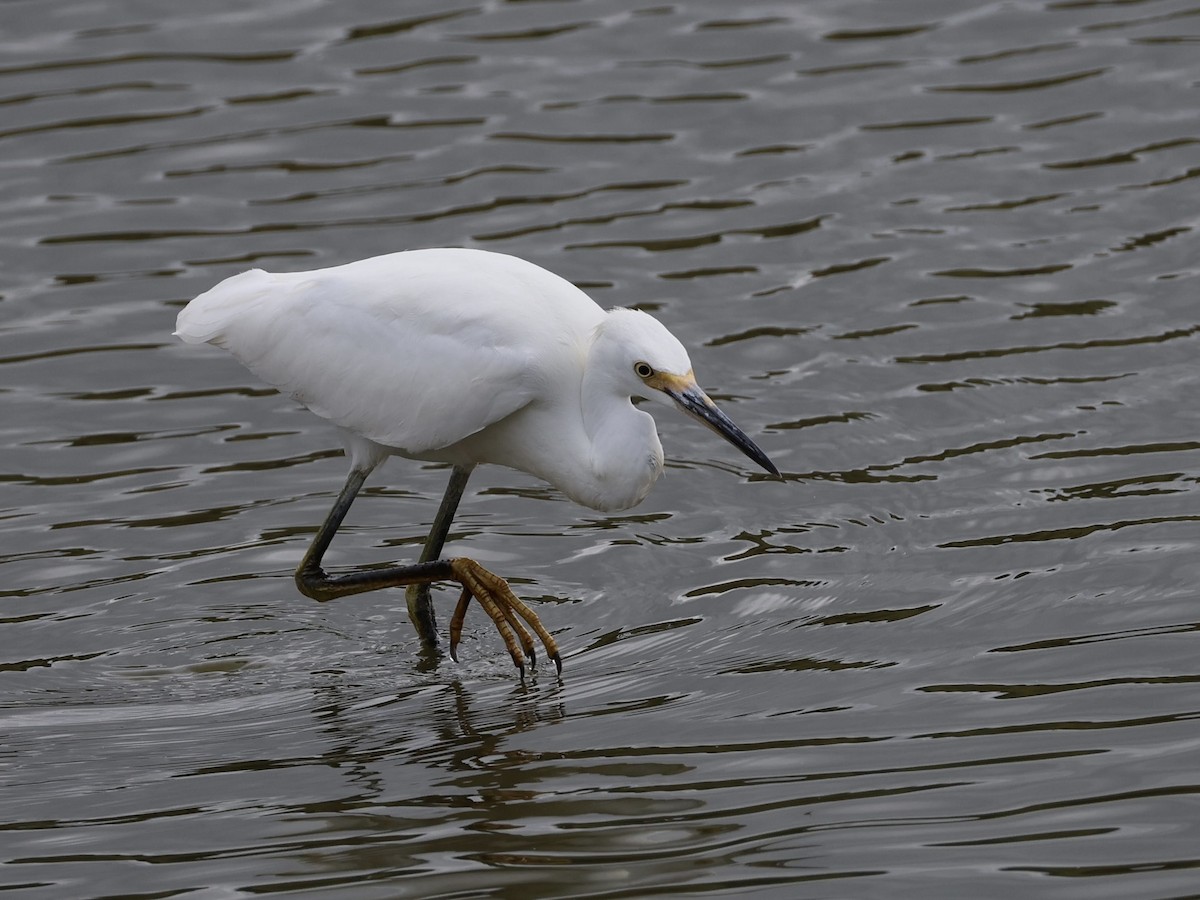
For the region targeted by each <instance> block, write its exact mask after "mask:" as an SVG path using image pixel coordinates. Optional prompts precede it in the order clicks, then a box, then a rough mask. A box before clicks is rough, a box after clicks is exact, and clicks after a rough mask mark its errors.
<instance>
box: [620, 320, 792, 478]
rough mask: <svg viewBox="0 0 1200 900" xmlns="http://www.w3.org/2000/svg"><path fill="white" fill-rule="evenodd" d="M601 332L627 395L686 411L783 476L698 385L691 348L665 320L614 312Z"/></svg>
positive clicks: (767, 467)
mask: <svg viewBox="0 0 1200 900" xmlns="http://www.w3.org/2000/svg"><path fill="white" fill-rule="evenodd" d="M601 328H602V331H603V334H604V336H605V337H606V338H609V339H610V341H609V347H610V352H611V353H612V356H611V357H610V364H612V365H614V366H616V367H618V371H619V370H620V369H621V368H623V369H624V373H623V377H622V381H623V383H624V385H625V386H627V387H628V390H629V396H631V397H644V398H645V399H647V400H651V401H653V402H655V403H662V404H664V405H666V406H674V407H677V408H678V409H681V410H683V411H684V412H685V413H687V414H688V415H689V416H691V417H692V418H694V419H697V420H698V421H700V422H702V423H703V424H704V425H706V426H708V427H709V428H711V429H712V430H713V431H715V432H716V433H717V434H719V435H721V437H723V438H725V440H727V441H729V443H731V444H733V446H735V447H737V448H738V449H739V450H741V451H742V453H744V454H745V455H746V456H748V457H749V458H750V459H752V460H754V462H756V463H758V464H759V465H760V466H762V467H763V468H764V469H766V470H767V471H768V472H770V473H771V474H772V475H776V476H778V475H779V470H778V469H777V468H776V467H775V464H774V463H772V462H771V460H770V459H769V458H768V457H767V454H765V453H763V451H762V450H760V449H759V447H758V445H757V444H755V443H754V441H752V440H750V438H749V437H747V435H746V433H745V432H744V431H742V430H741V429H740V428H738V427H737V426H736V425H735V424H733V421H732V420H731V419H730V418H729V417H728V416H727V415H725V413H723V412H721V410H720V409H719V408H718V407H717V405H716V404H715V403H714V402H713V401H712V399H711V398H710V397H709V396H708V395H707V394H706V393H704V391H702V390H701V389H700V386H699V385H698V384H696V376H695V375H694V374H693V372H692V363H691V360H690V359H688V354H687V350H685V349H684V348H683V344H681V343H679V340H678V339H677V338H676V337H675V335H673V334H671V332H669V331H667V329H666V327H665V326H664V325H663V324H662V323H661V322H659V321H658V320H657V319H655V318H654V317H653V316H649V315H647V314H646V313H643V312H638V311H636V310H627V309H613V310H610V311H609V316H608V320H607V321H606V322H605V323H604V325H602V326H601Z"/></svg>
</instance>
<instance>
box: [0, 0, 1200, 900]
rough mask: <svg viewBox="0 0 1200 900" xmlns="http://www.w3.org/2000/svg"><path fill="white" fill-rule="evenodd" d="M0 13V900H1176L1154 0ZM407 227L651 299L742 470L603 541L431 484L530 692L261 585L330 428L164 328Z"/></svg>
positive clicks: (419, 530) (392, 597) (1188, 316)
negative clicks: (721, 418) (521, 605)
mask: <svg viewBox="0 0 1200 900" xmlns="http://www.w3.org/2000/svg"><path fill="white" fill-rule="evenodd" d="M3 20H4V26H3V31H0V53H2V55H0V60H2V64H0V259H2V262H3V282H2V284H0V297H2V299H0V404H2V409H3V415H2V418H0V447H2V448H3V464H2V466H0V482H3V485H4V490H3V494H2V495H0V496H2V497H3V500H0V563H2V566H0V572H2V573H3V576H4V581H3V590H2V591H0V594H2V596H3V605H2V606H0V691H2V693H0V729H2V733H3V741H2V744H0V785H2V787H0V799H2V804H0V809H2V810H3V811H2V812H0V888H3V889H5V890H7V891H9V892H11V893H13V894H19V895H21V896H29V897H52V896H64V897H66V896H71V897H74V896H85V895H86V896H111V895H116V894H120V895H126V896H130V895H136V896H157V897H166V896H176V895H183V894H189V893H190V894H193V895H202V896H214V897H215V896H233V895H241V894H249V893H260V892H261V893H267V892H270V893H287V892H293V893H297V894H302V895H312V896H316V895H328V896H355V897H376V896H378V897H396V896H419V897H434V896H454V897H475V896H494V897H510V896H511V897H517V896H520V897H522V898H531V897H564V896H579V897H582V896H590V897H646V896H655V895H659V894H676V895H685V896H687V895H705V894H711V895H715V896H728V895H734V894H746V895H761V896H778V897H794V896H855V897H895V896H905V895H909V894H917V893H918V892H920V894H921V895H922V896H928V897H947V898H951V897H963V896H972V897H1011V896H1014V895H1016V894H1017V893H1018V892H1022V893H1023V894H1026V895H1033V896H1039V897H1087V898H1095V897H1129V896H1146V897H1151V896H1152V897H1170V896H1183V895H1185V894H1186V895H1190V894H1194V892H1195V884H1196V879H1197V869H1198V868H1200V852H1197V850H1196V848H1197V847H1198V846H1200V840H1198V835H1197V824H1196V823H1197V821H1198V818H1197V815H1196V806H1195V795H1196V793H1197V790H1198V789H1200V785H1198V784H1197V780H1196V760H1197V745H1198V743H1200V726H1198V725H1197V719H1198V718H1200V711H1198V709H1197V702H1196V682H1197V681H1198V680H1200V675H1197V674H1196V664H1195V658H1196V653H1197V646H1196V644H1195V643H1193V642H1194V641H1195V640H1197V638H1198V634H1200V619H1198V616H1197V604H1196V600H1197V593H1196V583H1197V580H1198V575H1200V564H1198V563H1197V562H1196V560H1197V559H1200V555H1198V554H1197V549H1198V544H1200V524H1198V523H1200V509H1198V508H1197V505H1196V493H1197V473H1198V471H1200V465H1198V454H1197V450H1200V439H1198V437H1197V434H1198V430H1197V419H1198V415H1197V413H1198V407H1197V404H1196V401H1195V397H1196V395H1195V394H1194V393H1193V391H1196V390H1197V389H1198V388H1200V369H1198V368H1197V365H1196V346H1197V343H1196V342H1197V337H1198V335H1200V318H1198V317H1197V313H1196V310H1197V303H1196V297H1195V295H1196V286H1197V280H1196V278H1197V264H1196V259H1197V247H1196V226H1197V220H1198V218H1200V216H1198V214H1197V212H1196V209H1197V201H1196V176H1197V174H1200V161H1198V160H1200V155H1198V154H1200V131H1198V130H1197V125H1196V115H1195V107H1196V90H1197V87H1198V85H1200V63H1197V60H1196V47H1197V45H1198V43H1200V18H1198V17H1197V8H1196V7H1194V6H1192V5H1189V4H1188V3H1187V2H1181V0H1140V2H1139V0H1132V2H1131V0H1120V2H1118V0H1111V2H1105V0H1063V2H1049V3H1043V2H1038V3H999V2H997V3H971V4H963V3H960V2H954V3H951V2H940V3H939V2H934V3H931V2H927V0H922V2H916V0H895V2H889V3H887V4H881V3H869V2H866V0H851V2H847V0H839V2H836V3H835V2H803V3H768V2H761V3H760V2H746V3H740V4H736V5H731V4H727V3H720V2H717V0H707V2H702V0H696V2H689V3H676V4H671V3H665V4H647V5H640V6H639V5H635V4H627V3H617V2H601V0H595V2H586V0H585V2H553V0H549V2H508V3H504V2H488V3H483V4H471V3H465V4H462V5H450V6H447V5H445V4H439V3H434V2H422V3H418V2H412V3H405V4H385V3H378V2H375V3H369V2H362V3H351V4H346V3H332V2H317V0H309V2H303V0H286V2H285V0H280V2H268V3H260V4H245V3H229V2H216V3H210V4H206V5H204V6H203V8H202V9H199V8H197V9H196V10H194V11H191V12H185V11H183V9H182V7H181V8H180V9H179V10H176V11H174V12H172V14H171V15H170V17H164V13H163V10H162V9H161V8H159V7H156V6H153V5H150V6H146V5H143V4H138V3H132V2H98V3H81V2H61V3H55V4H46V3H41V2H33V0H9V2H6V3H4V4H3ZM440 245H463V246H475V247H483V248H486V249H493V250H500V251H504V252H509V253H515V254H518V255H521V256H524V257H526V258H529V259H531V260H533V261H535V262H538V263H540V264H542V265H544V266H546V267H548V268H550V269H553V270H554V271H557V272H559V273H561V274H563V275H564V276H565V277H568V278H570V279H571V280H573V281H575V282H576V283H578V284H580V285H581V286H583V287H584V288H585V289H587V290H588V291H589V292H590V293H591V294H592V295H593V296H594V297H595V298H596V299H597V301H598V302H600V303H602V304H604V305H630V306H632V305H636V306H639V307H641V308H644V309H648V310H651V311H653V312H654V313H655V314H656V315H658V316H659V317H660V318H661V319H662V320H663V321H664V322H665V323H666V324H667V325H668V326H669V327H670V328H672V330H673V331H675V333H676V334H677V335H679V337H680V338H681V339H682V340H683V341H684V343H685V344H686V345H688V346H689V347H690V348H691V350H692V358H693V361H694V362H695V364H696V370H697V372H698V373H699V376H700V380H701V383H702V384H703V385H704V386H705V387H707V388H709V389H710V392H711V393H712V394H713V395H714V396H715V397H716V398H717V399H718V400H719V401H721V403H722V405H723V406H724V407H725V408H726V410H727V411H728V412H729V413H730V414H731V415H732V416H733V418H734V419H735V420H737V421H738V422H739V424H741V425H742V427H743V428H745V430H746V431H747V432H748V433H749V434H751V435H752V436H753V437H754V438H755V439H756V440H757V441H758V442H759V443H760V445H761V446H762V447H763V448H764V449H765V450H766V451H767V452H768V453H769V454H770V455H771V456H772V458H773V459H774V460H775V462H776V463H777V464H778V465H779V466H780V468H781V469H782V470H784V472H785V473H786V474H787V481H786V483H784V484H780V483H778V482H773V481H771V480H769V479H767V478H765V477H762V476H761V475H758V474H755V471H754V469H753V465H752V464H751V463H749V462H748V461H746V460H744V459H742V458H740V457H739V456H737V454H736V452H735V451H733V450H732V449H731V448H729V447H728V446H726V445H724V444H723V443H722V442H721V441H720V439H719V438H717V437H715V436H713V435H711V434H710V433H709V432H707V431H704V430H703V429H701V428H700V427H698V426H695V425H693V424H691V423H689V422H687V421H685V420H683V419H682V418H681V417H668V416H660V430H661V432H662V434H663V441H664V444H665V446H666V449H667V454H668V459H669V467H668V471H667V476H666V477H665V478H664V479H663V481H662V482H661V483H660V484H659V485H658V486H657V487H656V489H655V490H654V492H653V493H652V494H651V495H650V497H649V498H648V499H647V500H646V501H645V502H644V503H643V504H642V505H641V506H640V507H638V508H637V509H635V510H632V511H630V512H629V513H626V514H621V515H611V516H606V515H602V514H598V513H592V512H589V511H587V510H583V509H581V508H579V507H576V506H574V505H572V504H570V503H569V502H567V501H565V500H564V499H563V498H562V497H561V496H559V495H558V494H556V493H555V492H554V491H552V490H550V489H548V488H546V487H545V486H543V485H541V484H539V483H538V482H536V481H535V480H533V479H531V478H529V477H527V476H525V475H522V474H519V473H514V472H508V471H504V470H491V471H480V472H479V473H477V474H476V475H475V476H474V479H473V481H472V484H471V487H470V489H469V491H468V497H467V498H466V500H465V502H464V505H463V508H462V511H461V513H460V516H459V518H458V519H457V525H456V528H455V530H454V532H453V538H454V541H453V544H452V548H453V550H454V552H455V553H459V554H469V555H471V556H473V557H475V558H477V559H479V560H480V561H481V562H483V563H484V564H485V565H488V566H489V567H492V568H494V569H496V570H497V571H499V572H501V573H502V574H505V575H506V576H509V577H510V579H511V581H512V582H513V584H514V586H515V587H516V588H517V590H518V591H519V592H520V593H521V594H522V595H523V596H524V597H526V598H527V599H528V600H529V601H530V602H531V603H532V604H534V605H535V606H536V608H537V610H538V612H539V614H540V615H541V617H542V619H543V621H544V622H546V624H547V625H548V626H549V627H550V628H551V630H552V631H553V632H554V633H555V635H556V636H557V638H558V640H559V642H560V644H561V645H562V647H563V648H564V651H565V656H566V658H565V665H564V671H563V676H562V678H561V680H558V679H555V678H554V677H552V675H551V674H550V673H548V672H546V671H544V670H543V671H540V672H538V673H537V675H536V676H535V677H533V678H530V679H528V680H527V681H526V682H524V683H521V682H520V681H519V680H518V679H517V678H516V676H515V672H514V670H513V668H512V665H511V662H510V661H509V659H508V657H507V654H506V653H505V651H504V648H503V645H502V644H501V642H500V640H499V638H498V637H497V635H496V634H495V632H494V630H493V629H492V628H491V626H490V623H489V622H488V621H487V619H486V617H484V616H482V615H480V614H479V612H478V610H476V611H475V614H474V616H473V617H472V618H469V619H468V623H467V631H466V634H465V638H464V644H463V647H462V648H461V652H460V659H461V664H459V665H455V664H454V663H453V662H451V661H450V660H448V659H445V658H441V657H439V656H436V655H435V656H429V655H424V654H422V653H421V651H420V648H419V645H418V642H417V641H416V639H415V636H414V634H413V632H412V629H411V628H410V626H409V624H408V621H407V618H406V616H405V613H404V602H403V597H402V595H401V593H400V592H398V591H393V592H381V593H377V594H368V595H363V596H360V597H356V598H351V599H347V600H344V601H341V602H338V603H332V604H325V605H321V604H316V603H313V602H312V601H309V600H306V599H305V598H303V597H302V596H300V595H299V594H297V593H296V591H295V589H294V586H293V582H292V575H291V572H292V569H293V568H294V567H295V565H296V563H297V561H298V560H299V558H300V556H301V554H302V553H303V551H304V548H305V547H306V545H307V542H308V540H309V539H310V538H311V535H312V533H313V531H314V529H315V526H316V524H317V522H319V520H320V519H321V517H322V516H323V515H324V514H325V511H326V510H327V508H328V506H329V504H330V502H331V501H332V497H333V496H334V495H335V493H336V491H337V489H338V487H339V486H340V484H341V480H342V478H343V475H344V467H345V464H344V460H343V459H342V458H341V453H340V450H339V449H338V447H339V445H338V443H337V440H336V438H335V437H334V435H333V434H332V433H331V432H330V431H329V430H328V429H327V428H326V427H325V426H324V425H323V424H322V423H321V422H320V421H319V420H317V419H315V418H314V417H312V416H311V415H310V414H308V413H306V412H304V411H302V410H298V409H296V408H295V407H294V405H293V404H292V403H291V402H290V401H287V400H286V399H284V398H282V397H280V396H279V395H277V394H275V393H274V392H273V391H271V390H270V389H267V388H265V387H264V386H263V385H262V384H261V383H259V382H257V381H256V380H255V379H254V378H253V376H251V375H249V374H248V373H247V372H245V371H244V370H242V369H241V368H240V367H239V366H238V365H237V364H236V363H235V362H233V361H232V360H231V359H229V358H228V357H226V356H225V355H224V354H221V353H219V352H218V351H215V350H212V349H211V348H195V347H185V346H183V345H181V344H179V343H178V342H177V341H175V340H174V339H172V338H171V336H170V332H171V330H172V328H173V322H174V316H175V314H176V312H177V310H178V308H179V307H180V306H181V305H182V304H183V303H184V302H185V301H186V300H187V299H188V298H190V297H192V296H194V295H195V294H197V293H199V292H201V291H203V290H205V289H206V288H208V287H209V286H211V285H212V284H214V283H215V282H216V281H218V280H220V279H221V278H223V277H226V276H228V275H230V274H233V273H235V272H238V271H241V270H242V269H245V268H248V267H250V266H262V267H265V268H268V269H275V270H294V269H304V268H313V267H317V266H324V265H332V264H336V263H340V262H345V261H348V260H350V259H354V258H358V257H362V256H367V255H371V254H375V253H383V252H388V251H392V250H397V249H402V248H409V247H422V246H440ZM445 477H446V473H445V471H444V470H442V469H439V468H437V467H434V466H424V467H422V466H418V465H416V464H412V463H404V462H402V461H392V462H390V463H389V464H388V465H387V466H385V467H384V468H383V469H382V470H381V471H380V472H379V473H377V474H376V475H375V476H374V477H373V479H372V481H371V482H370V483H369V489H368V491H367V492H366V494H365V495H364V497H363V498H362V499H361V500H360V501H359V503H358V504H356V506H355V508H354V511H353V513H352V514H351V517H350V520H349V521H348V524H347V527H346V528H345V529H344V530H343V534H342V536H341V538H340V539H339V541H338V542H337V543H336V544H335V546H334V549H333V556H332V558H331V560H330V561H331V563H335V564H340V565H351V564H355V563H370V562H386V561H397V560H404V559H408V558H411V557H413V556H415V555H416V553H417V551H418V547H419V543H420V540H421V538H422V536H423V529H426V528H427V527H428V524H429V522H430V520H431V519H432V516H433V512H434V509H435V507H436V502H437V498H438V497H439V496H440V493H441V490H442V488H443V485H444V480H445ZM453 598H454V595H453V594H452V593H450V592H449V591H448V590H447V591H443V592H441V593H440V594H439V609H440V615H441V617H442V620H443V622H444V620H445V618H446V617H447V615H448V612H449V610H448V609H447V608H446V607H447V604H448V603H450V602H451V601H452V600H453Z"/></svg>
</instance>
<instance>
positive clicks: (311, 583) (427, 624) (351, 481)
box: [296, 467, 562, 674]
mask: <svg viewBox="0 0 1200 900" xmlns="http://www.w3.org/2000/svg"><path fill="white" fill-rule="evenodd" d="M370 473H371V470H370V469H351V470H350V474H349V475H348V476H347V477H346V484H345V486H344V487H343V488H342V491H341V493H340V494H338V498H337V500H335V501H334V504H333V509H331V510H330V511H329V515H328V516H327V517H326V518H325V521H324V522H322V523H321V527H320V528H319V529H317V535H316V537H314V538H313V542H312V545H311V546H310V547H309V548H308V552H307V553H305V554H304V559H303V560H301V562H300V567H299V568H298V569H296V587H298V588H299V589H300V593H302V594H304V595H305V596H307V597H312V598H313V599H314V600H321V601H325V600H334V599H336V598H338V597H345V596H348V595H350V594H361V593H363V592H364V591H374V590H378V589H379V588H385V587H406V588H407V587H410V586H416V587H424V592H423V594H424V597H423V600H422V594H421V592H416V598H417V601H416V609H417V614H416V615H414V612H413V609H414V603H413V599H412V596H413V594H412V593H408V600H409V616H410V617H412V619H413V624H414V625H415V626H416V628H417V633H418V634H420V635H421V639H422V640H423V641H424V642H425V643H426V644H427V645H432V644H434V643H436V642H437V635H436V632H435V630H434V622H433V609H432V605H431V604H430V602H429V585H430V584H432V583H434V582H435V581H457V582H458V583H459V584H461V585H462V586H463V590H464V593H465V594H466V595H469V596H473V597H475V598H477V599H478V600H479V602H480V603H481V604H482V605H483V606H484V608H485V609H486V610H487V611H488V614H489V615H490V616H491V617H492V619H493V621H495V623H496V628H497V630H498V631H499V632H500V635H501V637H503V638H504V643H505V645H506V646H507V647H508V651H509V654H510V655H511V656H512V658H513V663H514V664H515V665H516V666H517V668H518V669H520V670H521V673H522V674H524V672H525V662H524V660H525V657H529V659H530V660H531V661H532V659H533V643H532V639H531V638H530V637H529V635H528V633H527V632H526V631H525V630H524V629H523V628H522V627H521V626H520V623H519V622H518V621H517V618H518V617H519V618H521V619H524V620H525V621H526V622H528V623H529V625H530V627H532V628H533V629H534V631H535V632H536V634H537V635H538V637H539V638H540V639H541V641H542V643H543V644H544V645H545V647H546V650H547V652H548V653H549V655H550V658H551V659H552V660H553V661H554V664H555V666H556V667H557V668H558V670H559V671H562V660H561V658H560V657H559V653H558V646H557V645H556V644H555V641H554V638H553V637H551V635H550V633H549V632H547V631H546V630H545V628H543V627H542V624H541V622H539V621H538V618H537V615H536V614H534V612H533V611H532V610H531V609H529V607H528V606H526V605H525V604H524V603H522V602H521V600H520V599H519V598H518V597H517V596H516V595H515V594H513V592H512V590H511V589H510V588H509V586H508V583H507V582H506V581H505V580H504V579H503V578H500V577H499V576H498V575H494V574H492V573H491V572H489V571H487V569H484V568H483V567H482V566H481V565H479V563H477V562H475V561H474V560H470V559H465V558H459V559H438V557H439V556H440V554H441V551H442V546H443V545H444V544H445V542H446V535H447V534H448V533H449V531H450V523H451V522H452V521H453V519H454V513H455V511H456V510H457V508H458V503H459V500H461V499H462V494H463V490H464V489H465V488H466V485H467V478H468V477H470V474H471V470H470V469H460V468H458V467H455V469H454V470H453V472H452V473H451V475H450V483H449V485H447V487H446V493H445V495H444V496H443V498H442V504H441V506H440V507H439V508H438V512H437V516H436V517H435V518H434V522H433V528H432V530H431V531H430V533H429V537H428V539H427V540H426V542H425V548H424V550H423V551H422V553H421V560H420V562H417V563H413V564H412V565H407V566H388V567H386V568H381V569H360V570H358V571H353V572H346V573H344V574H338V575H330V574H329V573H328V572H326V571H325V570H324V569H323V568H321V559H322V558H323V557H324V555H325V551H326V550H328V549H329V544H330V543H331V542H332V541H333V536H334V535H335V534H336V533H337V530H338V528H339V526H341V524H342V521H343V520H344V519H345V518H346V513H347V512H348V511H349V510H350V505H351V504H352V503H353V502H354V498H355V497H356V496H358V492H359V490H361V489H362V486H363V482H365V481H366V480H367V476H368V475H369V474H370ZM465 599H466V598H465V597H464V600H465ZM459 606H460V609H461V612H457V611H456V614H455V618H456V621H455V622H452V623H451V631H452V632H453V631H454V628H455V625H457V627H458V629H459V631H461V628H462V614H463V613H465V612H466V606H465V602H463V601H460V603H459ZM422 607H424V608H423V609H422ZM422 616H423V617H422ZM454 643H457V641H454Z"/></svg>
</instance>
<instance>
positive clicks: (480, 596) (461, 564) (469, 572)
mask: <svg viewBox="0 0 1200 900" xmlns="http://www.w3.org/2000/svg"><path fill="white" fill-rule="evenodd" d="M449 562H450V568H451V571H452V572H453V573H454V577H455V579H456V580H457V581H458V582H459V584H461V585H462V587H463V592H462V595H461V596H460V597H459V600H458V606H456V607H455V609H454V616H453V617H452V618H451V620H450V655H451V657H452V658H453V659H454V660H455V661H457V660H458V656H457V649H458V642H459V639H460V638H461V636H462V626H463V620H464V618H465V617H466V613H467V607H468V605H469V604H470V602H471V598H472V597H474V598H475V599H477V600H478V601H479V605H480V606H482V607H483V608H484V611H485V612H487V614H488V615H489V616H491V619H492V622H493V623H494V624H495V626H496V630H497V631H498V632H500V637H501V638H503V639H504V644H505V646H506V647H507V648H508V652H509V655H510V656H512V660H513V664H514V665H516V667H517V669H518V670H520V672H521V677H522V678H524V677H525V659H528V660H529V664H530V670H531V671H532V670H534V669H536V668H537V652H536V648H535V646H534V642H533V637H532V635H530V633H529V631H528V630H527V629H526V627H525V624H527V625H528V626H529V628H531V629H533V632H534V634H536V635H537V636H538V638H539V639H540V640H541V642H542V644H543V646H544V647H545V648H546V654H547V656H549V657H550V659H552V660H554V665H555V667H556V669H557V671H558V673H559V674H561V673H562V657H561V656H559V652H558V644H557V642H556V641H555V640H554V638H553V637H552V636H551V635H550V632H548V631H547V630H546V628H545V626H543V625H542V623H541V620H540V619H539V618H538V617H537V614H536V613H535V612H534V611H533V610H531V609H530V608H529V607H528V606H526V605H525V603H524V602H522V601H521V599H520V598H519V597H517V595H516V594H514V593H513V592H512V588H510V587H509V586H508V582H507V581H505V580H504V579H503V578H501V577H500V576H499V575H496V574H494V573H492V572H489V571H488V570H487V569H485V568H484V567H483V566H481V565H480V564H479V563H477V562H475V560H473V559H468V558H466V557H459V558H456V559H452V560H450V561H449ZM521 620H524V622H525V624H522V621H521Z"/></svg>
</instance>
